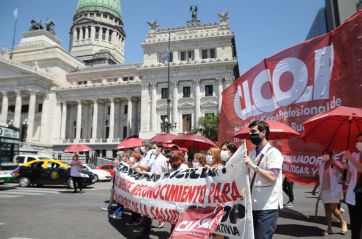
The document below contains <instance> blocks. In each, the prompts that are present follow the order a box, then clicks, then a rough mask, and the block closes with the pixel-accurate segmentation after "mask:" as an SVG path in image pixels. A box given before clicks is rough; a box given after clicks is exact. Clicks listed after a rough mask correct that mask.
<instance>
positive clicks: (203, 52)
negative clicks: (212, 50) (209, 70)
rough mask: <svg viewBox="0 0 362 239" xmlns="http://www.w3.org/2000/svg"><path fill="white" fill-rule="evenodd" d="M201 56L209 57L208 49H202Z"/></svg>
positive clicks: (203, 57)
mask: <svg viewBox="0 0 362 239" xmlns="http://www.w3.org/2000/svg"><path fill="white" fill-rule="evenodd" d="M201 58H202V59H207V50H202V51H201Z"/></svg>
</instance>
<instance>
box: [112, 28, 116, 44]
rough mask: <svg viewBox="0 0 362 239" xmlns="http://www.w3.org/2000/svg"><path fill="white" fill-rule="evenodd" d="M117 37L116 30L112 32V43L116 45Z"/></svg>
mask: <svg viewBox="0 0 362 239" xmlns="http://www.w3.org/2000/svg"><path fill="white" fill-rule="evenodd" d="M116 37H117V33H116V31H113V32H112V42H111V43H112V44H113V45H116Z"/></svg>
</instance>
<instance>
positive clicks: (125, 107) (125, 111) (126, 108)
mask: <svg viewBox="0 0 362 239" xmlns="http://www.w3.org/2000/svg"><path fill="white" fill-rule="evenodd" d="M123 114H128V105H125V106H124V110H123Z"/></svg>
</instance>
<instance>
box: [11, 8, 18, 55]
mask: <svg viewBox="0 0 362 239" xmlns="http://www.w3.org/2000/svg"><path fill="white" fill-rule="evenodd" d="M13 14H14V17H15V24H14V32H13V45H12V47H11V54H10V60H12V59H13V52H14V45H15V34H16V25H17V23H18V8H15V10H14V13H13Z"/></svg>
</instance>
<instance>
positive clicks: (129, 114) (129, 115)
mask: <svg viewBox="0 0 362 239" xmlns="http://www.w3.org/2000/svg"><path fill="white" fill-rule="evenodd" d="M132 116H133V108H132V97H128V112H127V137H130V136H131V135H132V133H133V132H132V130H133V129H132V119H133V117H132Z"/></svg>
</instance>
